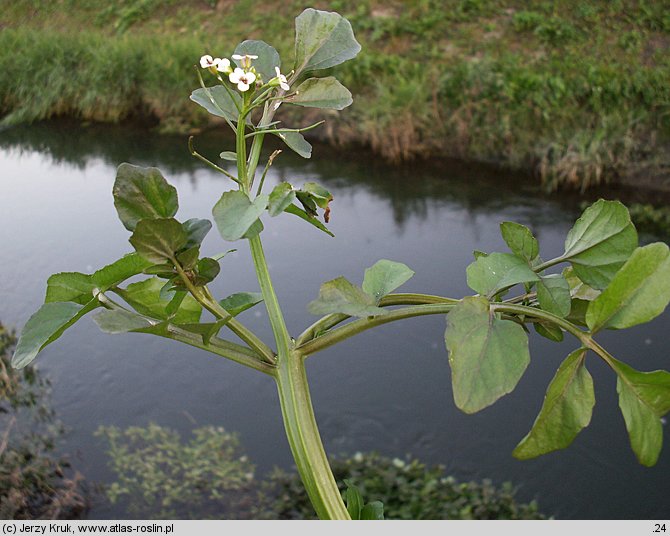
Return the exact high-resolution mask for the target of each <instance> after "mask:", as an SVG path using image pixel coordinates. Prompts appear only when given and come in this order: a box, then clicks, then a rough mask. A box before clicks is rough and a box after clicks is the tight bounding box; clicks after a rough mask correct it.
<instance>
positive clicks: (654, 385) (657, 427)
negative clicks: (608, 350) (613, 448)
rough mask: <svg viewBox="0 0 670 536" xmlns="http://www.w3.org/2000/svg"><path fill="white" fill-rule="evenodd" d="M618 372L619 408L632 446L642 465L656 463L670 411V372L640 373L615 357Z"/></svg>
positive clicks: (612, 362) (614, 362) (613, 363)
mask: <svg viewBox="0 0 670 536" xmlns="http://www.w3.org/2000/svg"><path fill="white" fill-rule="evenodd" d="M610 365H611V366H612V368H613V369H614V371H615V372H616V373H617V385H616V388H617V393H618V394H619V407H620V408H621V413H622V415H623V418H624V421H625V423H626V429H627V430H628V437H629V439H630V444H631V447H632V448H633V451H634V452H635V455H636V456H637V459H638V460H639V462H640V463H641V464H642V465H646V466H648V467H651V466H652V465H654V464H656V461H657V460H658V456H659V454H660V452H661V447H662V446H663V425H662V424H661V417H662V416H663V415H665V414H666V413H667V412H668V411H670V373H669V372H667V371H665V370H656V371H654V372H639V371H637V370H635V369H633V368H631V367H629V366H628V365H625V364H624V363H622V362H621V361H617V360H616V359H613V358H611V363H610Z"/></svg>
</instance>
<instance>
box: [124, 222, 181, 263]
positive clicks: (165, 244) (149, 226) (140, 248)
mask: <svg viewBox="0 0 670 536" xmlns="http://www.w3.org/2000/svg"><path fill="white" fill-rule="evenodd" d="M129 242H130V243H131V244H132V246H133V247H134V248H135V250H136V251H137V253H139V254H140V255H141V256H142V257H144V258H145V259H146V260H147V261H150V262H152V263H154V264H158V263H163V262H165V261H167V260H171V259H174V257H175V253H176V252H177V251H179V250H180V249H182V248H183V247H184V246H185V245H186V243H187V242H188V235H187V234H186V231H184V228H183V227H182V224H181V223H179V222H178V221H177V220H175V219H174V218H156V219H152V220H140V221H139V222H137V225H136V227H135V231H133V234H132V236H131V237H130V238H129Z"/></svg>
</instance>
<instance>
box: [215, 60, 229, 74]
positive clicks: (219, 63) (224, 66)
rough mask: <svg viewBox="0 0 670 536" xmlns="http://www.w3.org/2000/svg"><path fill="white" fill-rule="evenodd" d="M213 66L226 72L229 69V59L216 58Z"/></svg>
mask: <svg viewBox="0 0 670 536" xmlns="http://www.w3.org/2000/svg"><path fill="white" fill-rule="evenodd" d="M214 66H215V67H216V70H217V71H219V72H226V71H229V70H230V60H229V59H228V58H216V59H215V60H214Z"/></svg>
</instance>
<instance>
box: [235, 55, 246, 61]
mask: <svg viewBox="0 0 670 536" xmlns="http://www.w3.org/2000/svg"><path fill="white" fill-rule="evenodd" d="M242 58H244V56H240V55H239V54H233V59H234V60H241V59H242Z"/></svg>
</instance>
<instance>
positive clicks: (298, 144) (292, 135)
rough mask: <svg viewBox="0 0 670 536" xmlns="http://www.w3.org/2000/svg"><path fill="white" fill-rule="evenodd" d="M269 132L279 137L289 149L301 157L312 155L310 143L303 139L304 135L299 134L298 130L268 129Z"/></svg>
mask: <svg viewBox="0 0 670 536" xmlns="http://www.w3.org/2000/svg"><path fill="white" fill-rule="evenodd" d="M269 132H270V134H274V135H275V136H277V137H279V138H281V140H282V141H283V142H284V143H285V144H286V145H287V146H288V147H289V149H291V150H293V151H295V152H296V153H298V154H299V155H300V156H302V157H303V158H311V157H312V145H311V144H310V143H309V142H308V141H307V140H306V139H305V137H304V136H303V135H302V134H300V132H274V131H272V130H270V131H269Z"/></svg>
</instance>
